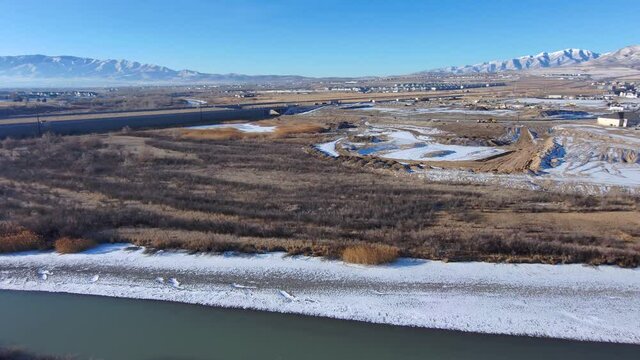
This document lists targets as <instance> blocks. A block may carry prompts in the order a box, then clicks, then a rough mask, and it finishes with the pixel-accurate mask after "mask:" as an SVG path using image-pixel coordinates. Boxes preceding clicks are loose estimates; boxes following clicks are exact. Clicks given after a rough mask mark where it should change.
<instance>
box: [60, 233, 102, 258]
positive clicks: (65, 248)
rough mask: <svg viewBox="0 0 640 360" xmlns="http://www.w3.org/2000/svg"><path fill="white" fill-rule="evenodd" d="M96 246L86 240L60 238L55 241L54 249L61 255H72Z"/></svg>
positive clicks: (94, 243) (93, 242) (91, 241)
mask: <svg viewBox="0 0 640 360" xmlns="http://www.w3.org/2000/svg"><path fill="white" fill-rule="evenodd" d="M94 246H96V242H95V241H93V240H87V239H81V238H80V239H76V238H70V237H62V238H60V239H58V240H56V242H55V244H54V247H55V249H56V251H57V252H59V253H61V254H73V253H77V252H81V251H84V250H87V249H91V248H92V247H94Z"/></svg>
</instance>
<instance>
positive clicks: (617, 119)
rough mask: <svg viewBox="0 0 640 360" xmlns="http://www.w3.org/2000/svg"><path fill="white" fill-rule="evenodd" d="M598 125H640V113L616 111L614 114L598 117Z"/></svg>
mask: <svg viewBox="0 0 640 360" xmlns="http://www.w3.org/2000/svg"><path fill="white" fill-rule="evenodd" d="M598 125H602V126H615V127H630V126H637V125H640V113H638V112H622V111H620V112H615V113H613V114H608V115H602V116H599V117H598Z"/></svg>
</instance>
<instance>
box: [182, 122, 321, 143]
mask: <svg viewBox="0 0 640 360" xmlns="http://www.w3.org/2000/svg"><path fill="white" fill-rule="evenodd" d="M264 123H265V126H267V125H266V124H267V123H268V122H264ZM268 126H272V125H268ZM273 126H276V129H275V130H274V131H273V132H271V133H268V132H265V133H253V132H244V131H240V130H238V129H236V128H232V127H221V128H213V129H184V130H181V131H180V136H181V137H182V138H184V139H193V140H239V139H250V138H258V137H261V138H285V137H290V136H294V135H300V134H317V133H320V132H322V131H324V130H325V127H324V126H321V125H318V124H312V123H292V124H291V123H289V124H275V125H273Z"/></svg>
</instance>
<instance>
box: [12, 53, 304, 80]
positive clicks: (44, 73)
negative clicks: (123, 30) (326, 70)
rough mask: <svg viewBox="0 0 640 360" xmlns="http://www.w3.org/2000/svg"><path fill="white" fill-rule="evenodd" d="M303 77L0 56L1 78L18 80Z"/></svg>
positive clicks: (136, 63)
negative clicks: (213, 72) (205, 71)
mask: <svg viewBox="0 0 640 360" xmlns="http://www.w3.org/2000/svg"><path fill="white" fill-rule="evenodd" d="M300 79H303V77H301V76H289V75H257V76H251V75H241V74H206V73H201V72H197V71H192V70H173V69H169V68H167V67H164V66H159V65H152V64H141V63H139V62H137V61H129V60H97V59H91V58H81V57H76V56H46V55H21V56H0V80H1V81H2V82H4V83H17V84H29V83H37V84H51V85H52V86H53V85H66V84H80V85H82V84H85V85H97V84H103V85H109V84H114V85H116V84H127V83H131V84H143V83H150V84H155V83H159V84H164V83H176V84H184V83H246V82H286V81H293V80H300Z"/></svg>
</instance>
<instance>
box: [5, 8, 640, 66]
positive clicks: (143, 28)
mask: <svg viewBox="0 0 640 360" xmlns="http://www.w3.org/2000/svg"><path fill="white" fill-rule="evenodd" d="M0 9H1V10H0V39H2V41H0V56H2V55H26V54H44V55H74V56H80V57H91V58H97V59H128V60H135V61H139V62H143V63H151V64H157V65H163V66H167V67H169V68H172V69H176V70H181V69H190V70H196V71H201V72H207V73H241V74H250V75H256V74H281V75H284V74H296V75H307V76H365V75H395V74H408V73H413V72H418V71H422V70H428V69H433V68H438V67H444V66H450V65H466V64H474V63H478V62H483V61H489V60H494V59H503V58H512V57H516V56H522V55H528V54H537V53H539V52H542V51H554V50H560V49H564V48H569V47H572V48H584V49H589V50H592V51H596V52H607V51H612V50H617V49H619V48H621V47H624V46H628V45H633V44H639V43H640V26H638V17H639V16H640V15H639V14H640V1H638V0H616V1H603V0H597V1H596V0H574V1H570V0H564V1H563V0H535V1H531V0H517V1H516V0H482V1H480V0H456V1H444V0H415V1H414V0H405V1H402V0H396V1H391V0H388V1H378V0H367V1H361V0H342V1H339V0H324V1H316V0H306V1H292V0H290V1H278V0H208V1H206V0H180V1H176V0H155V1H150V0H127V1H123V0H109V1H87V0H56V1H48V0H0Z"/></svg>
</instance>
